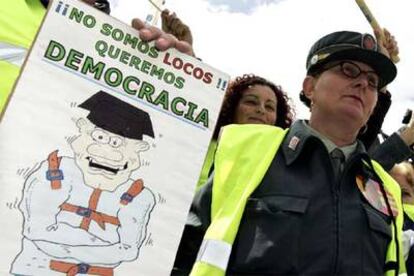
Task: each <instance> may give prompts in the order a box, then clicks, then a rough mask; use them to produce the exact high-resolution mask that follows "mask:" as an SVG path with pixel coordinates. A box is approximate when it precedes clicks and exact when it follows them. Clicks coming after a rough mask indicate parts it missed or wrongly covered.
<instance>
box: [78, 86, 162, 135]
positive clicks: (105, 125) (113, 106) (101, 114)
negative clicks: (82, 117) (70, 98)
mask: <svg viewBox="0 0 414 276" xmlns="http://www.w3.org/2000/svg"><path fill="white" fill-rule="evenodd" d="M79 107H81V108H84V109H86V110H89V111H90V113H89V115H88V116H87V118H88V119H89V120H90V121H91V122H92V123H93V124H95V125H96V126H97V127H100V128H102V129H104V130H106V131H109V132H112V133H115V134H118V135H121V136H123V137H126V138H130V139H139V140H142V135H144V134H145V135H148V136H150V137H153V138H154V131H153V128H152V122H151V118H150V116H149V114H148V113H147V112H145V111H143V110H141V109H139V108H138V107H135V106H132V105H130V104H128V103H126V102H124V101H121V100H120V99H118V98H116V97H114V96H112V95H110V94H108V93H106V92H104V91H99V92H98V93H96V94H94V95H93V96H91V97H90V98H89V99H87V100H86V101H84V102H83V103H81V104H80V105H79Z"/></svg>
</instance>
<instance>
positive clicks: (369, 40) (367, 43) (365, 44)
mask: <svg viewBox="0 0 414 276" xmlns="http://www.w3.org/2000/svg"><path fill="white" fill-rule="evenodd" d="M361 47H362V48H363V49H367V50H372V51H376V50H377V43H376V42H375V38H374V37H373V36H372V35H370V34H363V35H362V45H361Z"/></svg>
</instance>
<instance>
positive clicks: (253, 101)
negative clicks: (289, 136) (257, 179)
mask: <svg viewBox="0 0 414 276" xmlns="http://www.w3.org/2000/svg"><path fill="white" fill-rule="evenodd" d="M289 102H290V99H289V98H288V96H287V95H286V93H285V92H284V91H283V90H282V88H281V87H280V86H278V85H275V84H274V83H272V82H270V81H268V80H266V79H265V78H262V77H259V76H256V75H254V74H244V75H243V76H239V77H236V79H235V80H233V81H232V82H231V83H230V85H229V87H228V89H227V92H226V95H225V97H224V102H223V105H222V108H221V111H220V115H219V118H218V120H217V124H216V128H215V130H214V133H213V139H212V141H211V143H210V146H209V148H208V151H207V155H206V158H205V160H204V164H203V169H202V171H201V174H200V178H199V180H198V183H197V188H199V187H200V186H202V185H203V184H204V183H205V182H206V181H207V179H208V177H209V175H210V174H211V172H212V170H213V161H214V153H215V151H216V146H217V140H218V136H219V132H220V129H221V128H222V127H223V126H226V125H229V124H266V125H274V126H278V127H281V128H288V127H289V126H290V125H291V124H292V121H293V118H294V111H293V109H292V108H291V107H290V105H289Z"/></svg>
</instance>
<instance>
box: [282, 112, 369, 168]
mask: <svg viewBox="0 0 414 276" xmlns="http://www.w3.org/2000/svg"><path fill="white" fill-rule="evenodd" d="M309 139H317V140H319V141H321V142H322V143H323V144H324V145H325V147H326V149H327V151H328V153H331V152H332V151H333V150H334V149H335V148H339V149H341V150H342V152H343V153H344V155H345V160H348V158H349V157H350V156H351V155H352V154H353V153H354V152H356V151H357V152H365V148H364V146H363V145H362V143H360V142H359V141H356V142H355V143H353V144H352V145H349V146H345V147H337V146H336V145H335V144H334V143H333V142H332V141H330V140H329V139H328V138H326V137H325V136H323V135H322V134H321V133H319V132H318V131H316V130H314V129H313V128H311V127H310V126H309V125H308V123H307V122H306V121H305V120H298V121H296V122H295V123H294V124H293V125H292V126H291V128H290V130H289V132H288V134H287V136H286V139H285V140H284V142H283V144H282V147H283V152H284V154H285V157H286V163H287V165H289V164H291V163H292V162H293V161H294V160H295V159H296V158H297V157H298V156H299V154H300V153H301V152H302V149H303V147H304V145H305V144H306V142H307V141H308V140H309Z"/></svg>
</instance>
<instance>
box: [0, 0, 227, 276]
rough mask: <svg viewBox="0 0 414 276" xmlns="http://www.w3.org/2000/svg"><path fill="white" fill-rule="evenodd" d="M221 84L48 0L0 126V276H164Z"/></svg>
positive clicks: (94, 15)
mask: <svg viewBox="0 0 414 276" xmlns="http://www.w3.org/2000/svg"><path fill="white" fill-rule="evenodd" d="M227 83H228V76H227V75H226V74H223V73H221V72H220V71H218V70H215V69H213V68H212V67H210V66H208V65H206V64H204V63H202V62H200V61H198V60H197V59H194V58H192V57H188V56H185V55H183V54H181V53H179V52H177V51H175V50H169V51H166V52H160V51H158V50H157V49H156V48H155V47H154V45H153V44H152V43H147V42H144V41H141V40H140V38H139V36H138V32H137V31H136V30H134V29H132V28H131V27H129V26H126V25H124V24H123V23H121V22H119V21H117V20H116V19H114V18H111V17H109V16H107V15H105V14H104V13H101V12H99V11H97V10H95V9H93V8H92V7H90V6H88V5H86V4H83V3H81V2H79V1H74V0H62V1H53V2H52V4H51V5H50V7H49V10H48V12H47V15H46V17H45V19H44V22H43V25H42V28H41V30H40V31H39V33H38V36H37V38H36V40H35V42H34V44H33V46H32V49H31V51H30V53H29V56H28V58H27V60H26V62H25V65H24V68H23V70H22V73H21V75H20V77H19V80H18V82H17V84H16V86H15V88H14V91H13V94H12V97H11V99H10V101H9V103H8V106H7V110H6V112H5V113H4V114H3V117H2V118H1V123H0V155H1V159H0V217H1V218H2V219H3V223H2V226H1V228H2V229H1V235H0V243H1V244H2V246H1V256H2V257H1V258H0V274H2V275H4V274H8V273H12V274H18V275H42V276H43V275H66V274H67V275H75V274H91V275H112V273H113V274H114V275H168V274H169V273H170V271H171V267H172V264H173V261H174V257H175V252H176V250H177V247H178V243H179V240H180V237H181V232H182V230H183V227H184V223H185V221H186V217H187V213H188V210H189V206H190V203H191V200H192V197H193V194H194V191H195V185H196V183H197V179H198V176H199V173H200V170H201V166H202V163H203V160H204V156H205V154H206V151H207V147H208V144H209V141H210V139H211V136H212V132H213V130H214V126H215V123H216V120H217V116H218V113H219V110H220V106H221V102H222V99H223V95H224V91H225V89H226V86H227Z"/></svg>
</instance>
